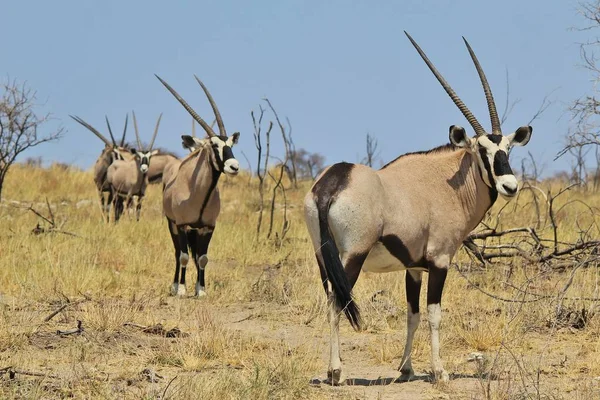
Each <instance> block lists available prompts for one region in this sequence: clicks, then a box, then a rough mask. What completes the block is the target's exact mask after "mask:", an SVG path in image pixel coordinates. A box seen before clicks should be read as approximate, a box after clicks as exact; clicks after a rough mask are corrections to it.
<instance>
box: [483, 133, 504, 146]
mask: <svg viewBox="0 0 600 400" xmlns="http://www.w3.org/2000/svg"><path fill="white" fill-rule="evenodd" d="M486 136H487V138H488V139H489V140H490V142H492V143H495V144H500V142H501V141H502V135H486Z"/></svg>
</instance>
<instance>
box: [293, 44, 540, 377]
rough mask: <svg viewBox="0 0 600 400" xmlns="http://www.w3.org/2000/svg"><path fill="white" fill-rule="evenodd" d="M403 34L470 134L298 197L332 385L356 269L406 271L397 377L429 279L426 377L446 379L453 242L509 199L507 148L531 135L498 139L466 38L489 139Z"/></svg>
mask: <svg viewBox="0 0 600 400" xmlns="http://www.w3.org/2000/svg"><path fill="white" fill-rule="evenodd" d="M405 33H406V32H405ZM406 35H407V36H408V38H409V39H410V41H411V43H412V44H413V46H414V47H415V48H416V49H417V51H418V53H419V54H420V55H421V57H422V58H423V60H424V61H425V63H426V64H427V66H428V67H429V69H430V70H431V72H433V74H434V75H435V77H436V78H437V80H438V81H439V82H440V84H441V85H442V87H443V88H444V90H445V91H446V93H448V95H449V96H450V98H451V99H452V100H453V101H454V104H456V106H457V107H458V108H459V110H460V111H461V112H462V114H463V115H464V116H465V118H466V119H467V120H468V122H469V123H470V125H471V126H472V127H473V129H474V131H475V137H473V138H472V137H469V136H468V135H467V133H466V131H465V129H463V128H462V127H460V126H457V125H452V126H450V144H447V145H444V146H441V147H437V148H434V149H432V150H429V151H423V152H416V153H408V154H405V155H402V156H400V157H398V158H396V159H395V160H393V161H392V162H390V163H388V164H387V165H385V166H384V167H383V168H381V169H380V170H377V171H375V170H373V169H371V168H369V167H367V166H365V165H358V164H349V163H345V162H342V163H338V164H334V165H332V166H330V167H329V168H328V169H326V170H325V171H323V172H322V173H321V175H320V176H319V177H318V178H317V180H316V182H315V183H314V185H313V186H312V188H311V190H310V192H309V193H308V194H307V195H306V197H305V200H304V212H305V219H306V224H307V227H308V231H309V233H310V236H311V239H312V243H313V246H314V249H315V255H316V259H317V263H318V265H319V270H320V273H321V280H322V282H323V286H324V288H325V292H326V294H327V297H328V304H329V323H330V330H331V332H330V333H331V337H330V361H329V368H328V373H327V375H328V382H330V383H331V384H334V385H338V384H343V383H344V382H345V378H344V373H343V371H342V363H341V359H340V340H339V320H340V313H341V312H342V311H343V312H344V314H345V315H346V317H347V318H348V320H349V321H350V324H351V325H352V326H353V327H354V328H355V329H360V326H361V317H360V313H359V308H358V306H357V305H356V303H355V301H354V299H353V296H352V288H353V287H354V284H355V283H356V280H357V279H358V276H359V274H360V271H361V269H362V270H364V271H369V272H391V271H402V270H406V300H407V303H408V304H407V335H406V345H405V348H404V355H403V357H402V361H401V364H400V367H399V370H400V372H401V376H400V378H399V379H401V380H409V379H410V378H411V377H412V376H413V375H414V371H413V368H412V363H411V351H412V344H413V338H414V334H415V331H416V329H417V327H418V325H419V320H420V309H419V293H420V290H421V278H422V274H423V272H428V273H429V279H428V281H427V317H428V318H427V319H428V322H429V328H430V333H431V363H432V368H433V375H434V376H433V378H434V379H435V380H442V381H446V380H448V379H449V377H448V374H447V373H446V372H445V371H444V368H443V366H442V362H441V359H440V339H439V328H440V322H441V317H442V311H441V306H440V302H441V298H442V290H443V288H444V282H445V280H446V275H447V273H448V268H449V266H450V263H451V261H452V258H453V257H454V255H455V253H456V252H457V250H458V248H459V247H460V245H461V244H462V241H463V240H464V239H465V237H466V236H467V235H468V234H469V232H471V231H472V230H473V229H474V228H475V227H476V226H477V225H478V224H479V222H481V220H482V219H483V217H484V214H485V213H486V211H487V210H488V209H489V208H490V207H491V206H492V204H494V202H495V200H496V198H497V197H498V194H500V195H501V196H502V197H504V198H506V199H510V198H512V197H514V196H515V195H516V194H517V191H518V189H519V187H518V182H517V179H516V177H515V175H514V174H513V171H512V170H511V167H510V164H509V162H508V151H509V149H510V148H511V147H512V146H524V145H526V144H527V142H529V139H530V137H531V133H532V130H533V129H532V128H531V127H530V126H522V127H520V128H518V129H517V130H516V132H514V133H511V134H510V135H507V136H503V134H502V132H501V129H500V120H499V118H498V113H497V111H496V105H495V103H494V98H493V96H492V91H491V89H490V86H489V84H488V82H487V79H486V77H485V75H484V72H483V70H482V68H481V66H480V64H479V61H478V60H477V58H476V56H475V54H474V52H473V50H472V49H471V47H470V46H469V44H468V43H467V41H466V39H464V38H463V40H464V41H465V44H466V46H467V49H468V51H469V54H470V55H471V59H472V60H473V63H474V64H475V68H476V69H477V72H478V74H479V78H480V81H481V84H482V86H483V90H484V92H485V96H486V99H487V105H488V110H489V114H490V119H491V125H492V130H491V133H489V134H488V133H487V132H486V131H485V130H484V128H483V127H482V126H481V124H480V123H479V122H478V121H477V119H476V118H475V116H474V115H473V114H472V113H471V111H469V109H468V108H467V107H466V105H465V104H464V103H463V102H462V101H461V99H460V98H459V97H458V95H457V94H456V93H455V92H454V90H453V89H452V88H451V87H450V85H449V84H448V83H447V82H446V80H445V79H444V78H443V77H442V75H441V74H440V73H439V72H438V71H437V69H436V68H435V67H434V66H433V64H432V63H431V62H430V61H429V59H428V58H427V56H426V55H425V53H424V52H423V51H422V50H421V48H420V47H419V46H418V45H417V43H416V42H415V41H414V40H413V39H412V37H410V35H409V34H408V33H406Z"/></svg>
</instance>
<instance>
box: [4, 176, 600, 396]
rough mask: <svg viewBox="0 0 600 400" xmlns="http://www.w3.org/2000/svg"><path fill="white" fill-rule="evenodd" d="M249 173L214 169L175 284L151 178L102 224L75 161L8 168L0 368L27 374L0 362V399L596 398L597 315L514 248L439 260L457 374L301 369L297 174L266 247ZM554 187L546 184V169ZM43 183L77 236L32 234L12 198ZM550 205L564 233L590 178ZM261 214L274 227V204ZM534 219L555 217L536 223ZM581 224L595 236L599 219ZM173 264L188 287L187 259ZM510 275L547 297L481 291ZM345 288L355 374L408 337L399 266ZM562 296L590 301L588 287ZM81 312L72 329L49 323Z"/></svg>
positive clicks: (303, 301)
mask: <svg viewBox="0 0 600 400" xmlns="http://www.w3.org/2000/svg"><path fill="white" fill-rule="evenodd" d="M254 185H255V182H253V181H252V182H250V183H249V180H248V178H247V177H243V176H241V177H237V178H235V179H229V178H226V179H223V180H222V181H221V183H220V190H221V193H222V198H223V206H222V214H221V216H220V219H219V222H218V225H217V229H216V231H215V235H214V238H213V242H212V243H211V248H210V251H209V258H210V262H209V264H208V267H207V291H208V294H209V295H208V296H207V298H205V299H202V300H196V299H193V298H183V299H178V298H173V297H170V296H169V295H168V290H169V286H170V282H171V280H172V273H173V261H174V260H173V258H174V257H173V250H172V245H171V240H170V237H169V234H168V231H167V227H166V223H165V221H164V218H163V217H162V214H161V207H160V204H161V203H160V188H159V187H157V186H152V187H151V188H150V189H149V193H148V194H147V197H146V202H145V204H144V209H143V212H142V214H143V215H142V220H141V221H140V222H139V223H136V222H135V221H133V220H132V219H130V218H124V220H123V221H122V222H121V223H119V225H118V226H113V225H106V224H102V223H101V215H100V207H99V205H98V204H97V200H96V193H95V190H94V186H93V184H92V178H91V175H90V174H89V173H88V172H82V171H77V170H64V169H61V168H50V169H38V168H32V167H23V166H16V167H14V168H13V169H12V170H11V171H10V174H9V176H8V178H7V182H6V185H5V190H4V192H3V193H4V196H5V200H3V202H2V203H0V224H1V226H2V229H1V231H0V288H1V289H0V370H1V369H2V368H4V367H9V366H10V367H12V368H13V369H16V370H18V372H19V371H20V372H34V373H39V374H41V376H29V375H24V374H20V373H17V374H16V376H15V378H14V379H9V377H8V374H2V376H0V380H1V384H0V398H19V397H22V398H34V399H35V398H40V399H41V398H44V399H45V398H63V397H75V398H131V399H139V398H163V399H165V398H171V399H187V398H200V397H206V398H213V399H230V398H236V399H237V398H252V399H273V398H286V399H290V398H311V399H313V398H316V399H318V398H348V397H352V398H372V397H379V398H402V397H401V396H402V393H409V392H410V391H411V390H416V391H417V392H414V393H417V394H416V395H414V394H413V396H412V397H407V398H440V397H439V396H441V397H442V398H443V397H444V396H446V397H447V398H452V399H454V398H469V399H479V398H487V399H520V398H523V399H525V398H536V399H538V398H539V399H542V398H576V399H596V398H600V388H599V386H600V381H599V379H598V377H600V316H592V318H591V319H590V320H589V322H588V324H587V325H586V326H585V327H583V328H581V329H576V328H573V327H572V326H568V325H566V326H565V325H564V324H563V325H561V324H558V321H557V320H556V304H557V303H556V299H555V296H556V295H557V294H558V293H559V292H560V291H561V290H562V288H563V287H564V285H565V284H566V282H567V281H568V280H569V278H570V276H571V270H570V269H569V268H568V267H567V268H565V269H561V270H557V271H552V270H541V269H540V268H539V267H537V266H531V265H523V264H521V261H519V260H516V259H515V260H503V261H502V262H498V263H496V264H494V265H493V266H492V267H489V268H488V269H487V270H486V271H482V270H480V269H478V268H472V269H470V270H468V271H466V270H465V271H466V272H463V273H465V274H466V276H467V278H468V279H469V282H467V281H466V280H465V279H464V278H463V277H462V276H461V275H460V274H459V273H458V272H457V270H455V269H453V270H452V271H451V272H450V275H449V279H448V283H447V285H446V290H445V293H444V300H443V307H444V320H443V327H442V333H441V334H442V351H443V357H444V361H445V365H446V368H447V369H448V371H449V372H450V373H451V374H454V379H453V380H452V381H451V383H450V384H449V385H444V386H438V385H431V384H430V383H427V382H411V383H408V384H402V385H399V384H395V385H390V386H385V385H384V386H379V387H374V388H370V387H364V386H363V387H346V388H334V389H328V388H323V387H318V386H317V387H315V386H313V385H310V384H309V382H310V380H311V378H313V377H315V376H320V377H322V376H323V375H324V373H325V371H326V368H327V361H328V355H327V354H328V351H327V343H328V325H327V323H326V320H325V299H324V294H323V292H322V286H321V284H320V282H319V278H318V273H317V268H316V266H315V261H314V257H313V250H312V248H311V245H310V243H309V240H308V235H307V232H306V230H305V227H304V223H303V220H302V207H301V204H302V198H303V196H304V193H306V190H307V189H308V187H309V183H303V184H302V187H301V188H300V189H299V190H290V191H288V193H287V194H288V198H289V200H290V205H289V208H288V213H289V217H290V219H291V229H290V231H289V233H288V236H287V238H286V240H285V241H283V243H282V245H281V246H276V245H275V244H274V242H272V241H271V242H270V241H266V240H260V241H259V244H256V243H255V240H254V239H255V238H254V232H255V224H256V219H257V214H256V209H257V204H258V202H257V200H256V197H257V193H256V190H255V186H254ZM546 189H547V187H545V188H544V190H546ZM551 189H552V190H553V191H554V192H556V191H558V189H559V186H558V184H552V185H551ZM46 198H47V199H48V200H49V202H50V203H51V204H52V205H53V206H54V207H55V208H54V213H55V216H56V218H57V220H59V221H65V220H66V222H65V224H64V227H63V229H64V230H65V231H69V232H72V233H75V234H76V235H77V237H73V236H69V235H65V234H61V233H53V234H43V235H39V236H35V235H32V234H31V233H30V231H31V230H32V228H34V227H35V226H36V224H37V223H38V220H39V218H37V217H36V216H34V215H33V214H32V213H31V212H29V211H27V210H25V209H23V208H19V207H18V206H16V205H15V204H12V203H11V201H12V200H17V201H19V202H20V203H21V205H23V204H26V205H27V206H28V205H30V204H32V203H33V204H34V207H36V209H39V210H41V211H44V212H45V210H44V207H45V206H44V205H43V204H41V203H43V202H44V201H45V199H46ZM579 200H581V201H585V202H586V203H587V204H588V205H589V206H591V207H592V208H593V209H592V210H590V209H589V208H588V207H586V206H584V205H582V204H581V203H580V202H577V201H579ZM38 203H40V204H38ZM500 203H501V202H500ZM565 204H566V206H565V207H564V208H562V209H561V210H560V211H559V212H558V214H557V219H558V223H559V226H560V231H559V232H560V235H561V240H575V239H576V238H577V232H578V229H579V228H578V227H580V226H583V225H586V226H588V225H589V224H590V223H591V222H594V221H595V220H597V218H598V217H597V216H596V215H595V214H594V212H595V211H596V210H598V207H599V206H600V195H597V194H593V193H578V192H572V193H571V192H569V193H567V194H565V195H564V196H563V197H561V198H560V200H559V201H557V206H559V207H560V206H563V205H565ZM501 206H502V204H499V205H497V206H496V207H495V208H494V210H493V211H492V213H491V216H492V217H490V221H493V220H494V218H493V217H494V216H495V215H496V214H497V213H498V210H500V208H501ZM534 210H535V207H534V205H533V203H532V202H531V195H530V194H527V193H525V192H524V193H523V195H522V196H521V197H520V198H519V199H518V201H516V202H515V203H514V204H509V205H508V206H506V207H505V208H504V209H503V210H502V218H501V226H504V227H511V226H516V225H518V226H522V225H526V224H535V223H536V220H537V218H536V216H535V211H534ZM276 216H277V218H278V219H277V220H276V223H275V228H276V229H277V230H279V229H280V227H281V209H280V208H278V209H277V212H276ZM546 226H547V224H546ZM540 233H541V234H542V235H543V236H545V237H549V236H550V235H551V233H552V232H551V229H550V228H548V227H546V228H544V229H541V230H540ZM590 235H592V236H595V237H596V238H597V237H599V236H600V231H599V230H598V227H597V226H595V227H593V228H592V230H591V231H590ZM457 261H458V262H459V264H461V265H463V266H465V265H466V263H467V261H468V258H467V257H466V255H465V254H464V253H462V252H461V253H460V254H459V257H458V260H457ZM463 269H464V268H463ZM188 274H189V276H188V282H189V283H188V285H189V287H188V290H190V289H191V288H192V287H193V284H194V282H195V279H196V273H195V269H194V268H190V271H188ZM599 282H600V270H599V269H598V268H597V266H595V267H593V268H585V269H580V270H578V271H577V273H576V274H575V275H574V276H573V283H572V285H571V286H570V288H569V290H568V291H567V293H566V296H567V297H598V296H600V289H599V287H600V286H599ZM511 285H514V286H517V287H520V288H521V289H522V290H526V291H528V292H535V293H537V294H540V295H547V296H554V297H550V298H548V299H546V300H544V301H538V302H533V303H525V304H521V303H509V302H503V301H499V300H497V299H494V298H491V297H489V296H486V295H485V294H483V293H482V292H481V291H480V290H478V289H482V290H485V291H487V292H490V293H494V294H495V295H497V296H499V297H502V298H507V299H514V298H517V296H518V292H517V291H515V289H514V288H513V287H512V286H511ZM355 294H356V297H357V298H358V302H359V304H360V306H361V308H362V310H363V313H364V320H365V330H364V331H363V332H352V331H351V330H350V328H349V327H348V324H347V323H345V322H344V323H343V324H342V350H343V352H344V354H343V356H344V363H345V368H346V370H347V371H348V374H349V375H350V376H353V377H362V378H365V379H375V378H377V376H379V375H382V376H388V377H393V376H394V371H395V368H396V367H397V366H398V364H399V362H400V358H401V355H402V351H403V346H404V337H405V318H406V307H405V301H404V279H403V275H402V274H393V275H374V274H364V275H363V276H362V277H361V279H360V280H359V283H358V285H357V287H356V290H355ZM374 294H377V295H376V296H374ZM423 294H424V293H423ZM77 301H81V302H79V303H77V304H75V303H74V304H72V305H67V306H66V307H65V308H64V310H63V311H62V312H60V313H58V314H57V315H56V316H55V317H53V318H52V319H51V320H50V321H49V322H44V319H45V318H46V317H47V316H48V315H50V314H51V313H52V312H53V311H55V310H57V309H58V308H60V307H62V306H64V305H65V304H67V302H77ZM423 301H424V300H423ZM563 305H564V306H566V307H570V308H571V309H573V310H581V309H583V308H585V309H586V310H593V308H594V307H595V306H596V304H594V303H593V302H591V301H589V300H565V301H564V304H563ZM78 320H80V321H82V323H83V327H84V329H85V331H84V332H83V334H81V335H68V336H59V335H57V334H56V331H57V330H58V329H60V330H67V329H71V328H74V327H75V326H76V325H77V321H78ZM423 320H424V318H423ZM130 324H137V325H139V326H146V327H151V326H156V325H158V324H160V326H161V327H164V330H165V331H168V330H170V329H173V328H178V329H179V330H180V331H181V332H183V333H184V335H182V336H179V337H164V335H157V334H153V333H149V332H144V331H143V330H142V328H139V327H136V326H135V325H133V326H132V325H130ZM413 351H414V366H415V368H416V369H417V371H420V372H422V373H425V372H427V371H429V368H430V367H429V334H428V328H427V324H426V322H425V321H422V326H421V328H420V329H419V331H418V333H417V338H416V342H415V346H414V350H413ZM475 351H478V352H481V353H483V354H484V356H485V360H484V361H482V362H481V363H479V364H477V363H469V362H467V355H468V354H469V353H471V352H475ZM410 393H413V392H410ZM407 396H408V395H407ZM436 396H438V397H436Z"/></svg>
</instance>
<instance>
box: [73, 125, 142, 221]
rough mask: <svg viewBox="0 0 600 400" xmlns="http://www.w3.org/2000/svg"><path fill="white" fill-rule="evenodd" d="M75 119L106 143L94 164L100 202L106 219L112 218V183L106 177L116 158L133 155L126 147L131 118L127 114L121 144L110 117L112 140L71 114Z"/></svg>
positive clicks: (122, 158)
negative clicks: (115, 135)
mask: <svg viewBox="0 0 600 400" xmlns="http://www.w3.org/2000/svg"><path fill="white" fill-rule="evenodd" d="M70 117H71V118H73V119H74V120H75V121H77V122H78V123H80V124H81V125H83V126H84V127H86V128H87V129H88V130H90V131H91V132H92V133H93V134H94V135H96V136H97V137H98V138H99V139H100V140H102V141H103V142H104V144H105V146H104V149H103V150H102V153H101V154H100V157H98V159H97V160H96V164H94V183H95V184H96V188H97V189H98V195H99V196H100V204H101V206H102V212H103V213H104V216H105V217H106V221H107V222H108V221H109V220H110V205H111V203H112V202H113V198H112V192H111V190H110V184H109V183H108V181H107V179H106V173H107V171H108V167H109V166H110V165H111V164H112V163H113V161H115V160H131V159H132V158H133V156H132V155H131V153H130V152H129V150H128V149H127V148H126V145H125V135H126V133H127V122H128V119H129V115H126V116H125V127H124V128H123V136H121V141H120V143H119V144H117V142H116V141H115V137H114V136H113V133H112V129H111V127H110V123H109V122H108V117H105V118H106V125H107V126H108V133H109V135H110V139H111V141H110V142H109V141H108V139H107V138H106V137H105V136H104V135H102V134H101V133H100V132H99V131H98V130H97V129H96V128H94V127H93V126H92V125H90V124H88V123H87V122H85V121H84V120H83V119H81V118H79V117H77V116H73V115H71V116H70ZM105 193H106V194H108V197H105V196H104V194H105Z"/></svg>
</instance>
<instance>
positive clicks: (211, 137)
mask: <svg viewBox="0 0 600 400" xmlns="http://www.w3.org/2000/svg"><path fill="white" fill-rule="evenodd" d="M156 77H157V78H158V79H159V80H160V81H161V83H162V84H163V85H164V86H165V87H166V88H167V89H168V90H169V92H171V94H172V95H173V96H175V98H176V99H177V100H178V101H179V102H180V103H181V105H183V107H184V108H185V109H186V110H187V111H188V112H189V113H190V114H191V115H192V117H194V119H195V120H196V121H197V122H198V123H199V124H200V126H202V128H204V130H205V131H206V134H207V135H208V137H206V138H205V139H202V140H199V139H198V138H194V137H192V136H187V135H184V136H182V139H183V144H184V147H186V148H189V149H192V148H193V149H194V150H193V151H192V153H190V154H189V155H188V156H187V157H185V158H183V159H182V160H175V161H173V162H171V163H169V164H168V165H167V167H166V168H165V171H164V173H163V188H164V190H163V210H164V213H165V216H166V217H167V221H168V225H169V232H170V233H171V238H172V239H173V245H174V246H175V278H174V280H173V285H172V287H171V293H172V294H173V295H184V294H185V291H186V290H185V272H186V267H187V264H188V261H189V255H188V247H189V248H190V249H191V251H192V257H193V258H194V262H195V264H196V269H197V272H198V281H197V282H196V288H195V295H196V296H198V297H200V296H204V295H205V294H206V292H205V291H204V290H205V283H204V269H205V267H206V264H207V263H208V256H207V251H208V245H209V243H210V239H211V238H212V235H213V231H214V229H215V225H216V223H217V217H218V216H219V211H220V208H221V201H220V198H219V189H218V188H217V183H218V181H219V177H220V176H221V174H222V173H226V174H227V175H237V173H238V172H239V169H240V165H239V162H238V161H237V160H236V159H235V158H234V156H233V152H232V150H231V148H232V147H233V145H235V144H236V143H237V141H238V138H239V135H240V134H239V133H238V132H236V133H234V134H233V135H231V136H229V137H228V136H227V133H226V131H225V125H224V124H223V120H222V118H221V114H220V113H219V110H218V108H217V105H216V104H215V102H214V100H213V98H212V96H211V95H210V93H209V91H208V89H207V88H206V87H205V86H204V84H203V83H202V82H201V81H200V79H198V77H196V76H195V78H196V80H197V81H198V83H199V84H200V86H201V87H202V90H203V91H204V93H205V94H206V97H207V99H208V102H209V103H210V105H211V107H212V109H213V112H214V114H215V117H216V120H217V126H218V127H219V135H217V134H216V133H215V132H214V131H213V130H212V129H211V127H210V126H209V125H208V124H207V123H206V122H205V121H204V120H203V119H202V118H201V117H200V116H199V115H198V114H197V113H196V112H195V111H194V110H193V109H192V107H190V106H189V105H188V103H186V101H185V100H184V99H183V98H182V97H181V96H180V95H179V94H178V93H177V92H176V91H175V90H174V89H173V88H172V87H171V86H169V84H168V83H167V82H165V81H163V80H162V79H161V78H160V77H159V76H158V75H157V76H156Z"/></svg>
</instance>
